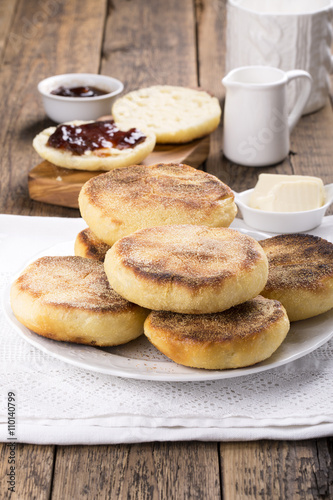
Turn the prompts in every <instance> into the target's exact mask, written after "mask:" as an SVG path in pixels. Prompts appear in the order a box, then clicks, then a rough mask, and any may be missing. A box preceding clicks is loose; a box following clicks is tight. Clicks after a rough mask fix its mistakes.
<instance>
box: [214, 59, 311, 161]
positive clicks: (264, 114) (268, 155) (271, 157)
mask: <svg viewBox="0 0 333 500" xmlns="http://www.w3.org/2000/svg"><path fill="white" fill-rule="evenodd" d="M296 79H297V80H300V82H301V83H302V85H301V87H300V91H299V94H298V96H297V100H296V102H295V104H294V106H293V108H292V109H291V110H288V104H287V103H288V99H287V87H288V85H289V83H290V82H292V81H294V80H296ZM311 80H312V79H311V76H310V75H309V73H307V72H306V71H303V70H293V71H288V72H284V71H282V70H280V69H278V68H272V67H268V66H245V67H241V68H237V69H234V70H232V71H231V72H229V73H228V75H227V76H226V77H225V78H223V80H222V83H223V85H224V86H225V88H226V97H225V104H224V129H223V152H224V154H225V156H226V157H227V158H229V159H230V160H231V161H233V162H235V163H238V164H240V165H247V166H251V167H261V166H266V165H273V164H275V163H278V162H280V161H282V160H283V159H284V158H285V157H286V156H287V155H288V153H289V147H290V133H291V131H292V130H293V128H294V127H295V125H296V123H297V121H298V120H299V118H300V116H301V114H302V112H303V110H304V106H305V104H306V102H307V100H308V98H309V95H310V92H311Z"/></svg>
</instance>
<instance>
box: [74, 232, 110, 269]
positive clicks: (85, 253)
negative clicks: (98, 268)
mask: <svg viewBox="0 0 333 500" xmlns="http://www.w3.org/2000/svg"><path fill="white" fill-rule="evenodd" d="M109 249H110V245H107V244H106V243H104V242H103V241H102V240H100V239H99V238H97V236H96V235H95V234H94V233H93V232H92V230H91V229H90V228H89V227H87V228H86V229H83V231H80V232H79V234H78V235H77V236H76V239H75V243H74V253H75V255H77V256H78V257H85V258H86V259H94V260H98V261H100V262H104V258H105V254H106V252H107V251H108V250H109Z"/></svg>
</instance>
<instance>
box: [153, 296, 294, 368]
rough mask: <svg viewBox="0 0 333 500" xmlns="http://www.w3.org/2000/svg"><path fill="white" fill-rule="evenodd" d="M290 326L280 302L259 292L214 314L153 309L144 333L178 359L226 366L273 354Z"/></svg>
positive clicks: (192, 363)
mask: <svg viewBox="0 0 333 500" xmlns="http://www.w3.org/2000/svg"><path fill="white" fill-rule="evenodd" d="M289 326H290V325H289V320H288V316H287V313H286V311H285V309H284V307H283V306H282V305H281V304H280V302H278V301H275V300H269V299H265V298H263V297H260V296H258V297H256V298H254V299H251V300H248V301H247V302H244V303H243V304H239V305H237V306H235V307H231V308H230V309H228V310H226V311H224V312H220V313H215V314H196V315H194V314H178V313H172V312H169V311H152V312H151V313H150V314H149V315H148V317H147V319H146V321H145V323H144V333H145V335H146V336H147V337H148V339H149V340H150V342H151V343H152V344H154V346H155V347H156V348H157V349H159V350H160V351H161V352H162V353H163V354H165V355H166V356H168V357H169V358H170V359H172V360H173V361H175V362H176V363H179V364H181V365H185V366H190V367H192V368H206V369H210V370H224V369H230V368H240V367H244V366H250V365H253V364H255V363H259V362H260V361H263V360H265V359H267V358H269V357H270V356H271V355H272V354H273V353H274V352H275V351H276V349H277V348H278V347H279V346H280V345H281V343H282V342H283V340H284V339H285V337H286V335H287V333H288V331H289Z"/></svg>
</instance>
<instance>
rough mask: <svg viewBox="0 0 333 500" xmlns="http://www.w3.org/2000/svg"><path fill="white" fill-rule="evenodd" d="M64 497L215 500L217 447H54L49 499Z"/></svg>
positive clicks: (191, 444) (135, 445)
mask: <svg viewBox="0 0 333 500" xmlns="http://www.w3.org/2000/svg"><path fill="white" fill-rule="evenodd" d="M73 478H75V480H73ZM78 485H79V486H78ZM64 498H73V499H76V498H82V499H85V498H86V499H91V498H98V500H104V499H105V500H108V499H110V498H115V499H118V498H119V499H120V498H128V499H133V500H134V499H136V500H145V499H148V498H149V499H151V500H155V499H156V500H157V499H177V500H181V499H184V500H187V499H198V500H199V499H203V498H205V499H219V498H220V484H219V463H218V454H217V444H206V443H197V442H191V443H143V444H134V445H115V446H68V447H64V446H61V447H58V449H57V455H56V462H55V470H54V484H53V490H52V500H62V499H64Z"/></svg>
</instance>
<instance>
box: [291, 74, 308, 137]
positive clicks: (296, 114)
mask: <svg viewBox="0 0 333 500" xmlns="http://www.w3.org/2000/svg"><path fill="white" fill-rule="evenodd" d="M286 75H287V83H289V82H291V81H292V80H295V79H296V78H303V80H304V85H303V86H302V89H301V92H300V94H299V96H298V99H297V100H296V103H295V105H294V107H293V109H292V110H291V112H290V113H289V116H288V127H289V133H290V132H292V130H293V129H294V127H295V125H296V123H297V122H298V120H299V119H300V117H301V114H302V111H303V109H304V107H305V105H306V103H307V101H308V99H309V97H310V92H311V88H312V78H311V75H310V74H309V73H308V72H307V71H303V70H302V69H295V70H292V71H287V73H286Z"/></svg>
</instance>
